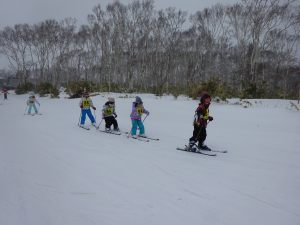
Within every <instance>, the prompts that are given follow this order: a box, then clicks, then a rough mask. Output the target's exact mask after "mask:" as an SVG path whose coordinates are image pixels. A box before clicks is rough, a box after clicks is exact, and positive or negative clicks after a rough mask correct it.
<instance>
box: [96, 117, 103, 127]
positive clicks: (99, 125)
mask: <svg viewBox="0 0 300 225" xmlns="http://www.w3.org/2000/svg"><path fill="white" fill-rule="evenodd" d="M102 121H103V118H102V120H101V121H100V123H99V125H98V126H97V130H99V127H100V125H101V123H102Z"/></svg>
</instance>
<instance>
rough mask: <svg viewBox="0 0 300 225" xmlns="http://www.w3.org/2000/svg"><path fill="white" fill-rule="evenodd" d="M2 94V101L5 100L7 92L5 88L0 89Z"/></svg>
mask: <svg viewBox="0 0 300 225" xmlns="http://www.w3.org/2000/svg"><path fill="white" fill-rule="evenodd" d="M2 93H3V96H4V100H7V94H8V90H7V88H5V87H4V88H3V89H2Z"/></svg>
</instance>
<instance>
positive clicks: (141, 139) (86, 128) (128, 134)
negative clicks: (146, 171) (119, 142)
mask: <svg viewBox="0 0 300 225" xmlns="http://www.w3.org/2000/svg"><path fill="white" fill-rule="evenodd" d="M78 126H79V127H80V128H83V129H85V130H90V128H89V127H85V126H80V125H78ZM94 127H96V126H94ZM96 129H97V127H96ZM97 130H98V131H100V132H102V133H107V134H113V135H121V134H122V132H120V131H106V130H100V129H97ZM124 134H125V135H126V136H127V137H128V138H132V139H135V140H138V141H142V142H149V141H150V140H153V141H159V138H152V137H144V136H136V137H133V136H131V134H130V133H129V132H124Z"/></svg>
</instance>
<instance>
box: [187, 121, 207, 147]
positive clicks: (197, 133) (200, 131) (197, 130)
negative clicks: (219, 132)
mask: <svg viewBox="0 0 300 225" xmlns="http://www.w3.org/2000/svg"><path fill="white" fill-rule="evenodd" d="M205 139H206V128H205V127H204V126H197V125H194V131H193V136H192V137H191V138H190V144H196V143H197V141H198V145H202V144H203V142H204V141H205Z"/></svg>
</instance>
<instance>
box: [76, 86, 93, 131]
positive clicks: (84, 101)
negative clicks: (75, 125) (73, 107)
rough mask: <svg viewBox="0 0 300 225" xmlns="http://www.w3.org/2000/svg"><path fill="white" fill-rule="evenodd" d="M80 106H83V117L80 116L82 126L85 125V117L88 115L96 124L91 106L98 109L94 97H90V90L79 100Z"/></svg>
mask: <svg viewBox="0 0 300 225" xmlns="http://www.w3.org/2000/svg"><path fill="white" fill-rule="evenodd" d="M79 107H80V108H81V118H80V125H79V126H80V127H84V123H85V118H86V115H88V117H89V118H90V120H91V122H92V125H93V126H96V121H95V118H94V116H93V114H92V112H91V109H90V107H92V108H93V109H94V110H96V107H95V106H94V104H93V101H92V99H91V98H90V95H89V93H88V92H84V93H83V96H82V98H81V100H80V102H79Z"/></svg>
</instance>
